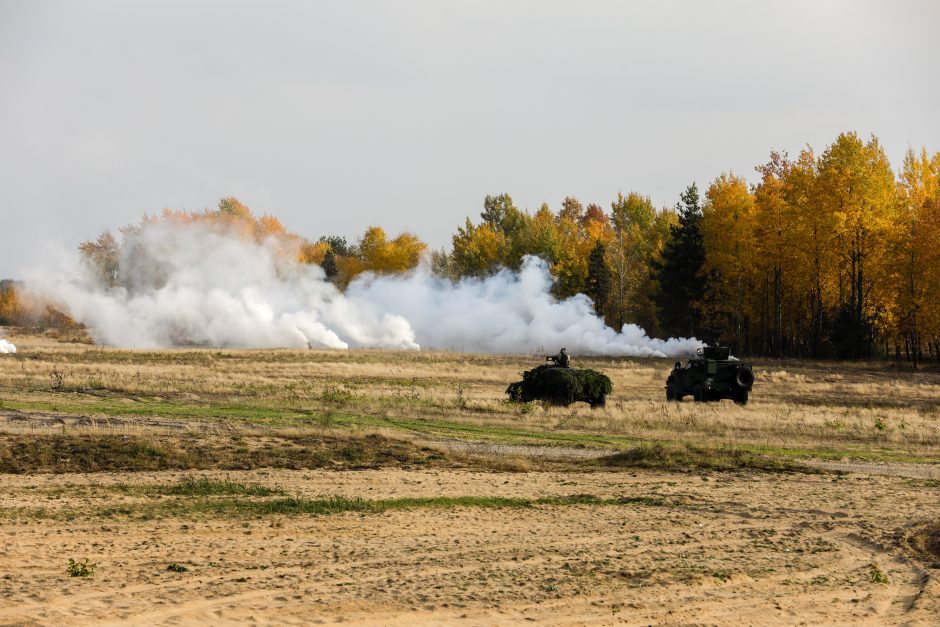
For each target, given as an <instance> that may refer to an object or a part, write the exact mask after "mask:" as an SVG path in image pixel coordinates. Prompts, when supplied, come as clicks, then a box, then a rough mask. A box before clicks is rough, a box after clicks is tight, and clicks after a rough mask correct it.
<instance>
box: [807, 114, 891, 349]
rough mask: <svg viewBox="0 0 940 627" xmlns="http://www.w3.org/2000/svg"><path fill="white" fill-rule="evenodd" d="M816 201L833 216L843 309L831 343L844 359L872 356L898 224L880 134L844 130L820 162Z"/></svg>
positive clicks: (881, 323)
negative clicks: (866, 137)
mask: <svg viewBox="0 0 940 627" xmlns="http://www.w3.org/2000/svg"><path fill="white" fill-rule="evenodd" d="M816 194H817V198H816V202H818V203H819V205H820V206H821V207H822V210H823V211H824V212H825V213H828V214H830V215H831V216H832V219H833V223H834V229H833V237H832V244H833V247H834V251H835V253H836V255H837V258H838V261H839V263H838V264H837V279H838V291H839V310H838V312H837V317H836V320H835V323H834V328H833V332H832V341H833V344H834V347H835V349H836V352H837V353H838V354H839V355H840V356H843V357H865V356H869V355H871V350H872V343H873V340H874V334H875V333H876V332H877V331H879V330H884V326H885V322H886V314H887V312H888V300H889V298H888V294H889V288H890V286H889V281H890V274H889V272H888V271H887V270H888V264H886V259H885V255H886V253H887V243H888V242H889V241H890V240H891V236H892V229H893V226H894V225H895V224H896V223H897V221H896V218H897V195H896V190H895V179H894V175H893V173H892V172H891V166H890V165H889V163H888V159H887V157H886V156H885V154H884V151H883V150H882V148H881V145H880V144H879V142H878V139H877V138H876V137H874V136H873V137H872V138H871V139H870V140H869V141H868V142H867V143H865V142H863V141H862V140H861V139H860V138H859V137H858V135H856V134H855V133H843V134H841V135H839V137H838V138H836V141H835V142H834V143H833V144H832V145H831V146H829V148H827V149H826V151H825V152H824V153H823V154H822V156H821V157H820V160H819V171H818V180H817V186H816Z"/></svg>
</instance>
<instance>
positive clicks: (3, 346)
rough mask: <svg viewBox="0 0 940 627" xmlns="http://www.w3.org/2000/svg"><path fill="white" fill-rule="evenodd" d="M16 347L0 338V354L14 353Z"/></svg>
mask: <svg viewBox="0 0 940 627" xmlns="http://www.w3.org/2000/svg"><path fill="white" fill-rule="evenodd" d="M15 352H16V347H15V346H13V344H11V343H10V342H8V341H6V340H5V339H3V338H2V337H0V353H15Z"/></svg>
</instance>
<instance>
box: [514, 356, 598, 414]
mask: <svg viewBox="0 0 940 627" xmlns="http://www.w3.org/2000/svg"><path fill="white" fill-rule="evenodd" d="M613 388H614V386H613V384H612V383H611V382H610V379H609V378H608V377H607V375H604V374H601V373H600V372H597V371H595V370H586V369H582V368H568V367H565V366H558V365H549V364H545V365H542V366H538V367H537V368H533V369H532V370H526V371H525V372H524V373H523V374H522V381H516V382H515V383H511V384H510V385H509V387H508V388H506V394H508V395H509V400H511V401H516V402H520V403H528V402H529V401H547V402H549V403H551V404H552V405H561V406H564V407H567V406H568V405H570V404H571V403H576V402H579V401H581V402H585V403H588V404H589V405H590V406H591V407H592V408H594V407H603V406H604V405H605V404H606V402H607V395H608V394H610V392H611V391H612V390H613Z"/></svg>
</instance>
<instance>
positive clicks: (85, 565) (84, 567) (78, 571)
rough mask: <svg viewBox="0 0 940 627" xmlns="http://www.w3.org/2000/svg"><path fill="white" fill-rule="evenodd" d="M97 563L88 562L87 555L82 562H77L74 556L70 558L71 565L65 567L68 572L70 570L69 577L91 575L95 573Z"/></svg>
mask: <svg viewBox="0 0 940 627" xmlns="http://www.w3.org/2000/svg"><path fill="white" fill-rule="evenodd" d="M96 566H97V564H96V563H94V562H92V563H89V562H88V558H87V557H86V558H85V559H84V560H83V561H81V562H76V561H75V560H73V559H72V558H69V565H68V566H66V567H65V570H66V572H68V574H69V577H91V576H92V575H94V574H95V567H96Z"/></svg>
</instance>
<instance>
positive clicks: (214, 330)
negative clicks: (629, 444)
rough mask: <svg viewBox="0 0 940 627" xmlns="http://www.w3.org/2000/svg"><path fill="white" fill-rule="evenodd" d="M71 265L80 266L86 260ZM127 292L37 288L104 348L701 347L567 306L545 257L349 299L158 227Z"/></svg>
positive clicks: (409, 278) (146, 236)
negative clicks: (484, 274) (478, 275)
mask: <svg viewBox="0 0 940 627" xmlns="http://www.w3.org/2000/svg"><path fill="white" fill-rule="evenodd" d="M70 267H72V268H79V264H78V262H77V261H76V262H75V263H74V264H73V265H71V266H70ZM118 276H119V277H120V285H119V286H117V287H105V286H102V285H101V284H100V282H98V281H96V280H94V279H92V278H91V277H89V276H87V273H83V272H81V271H79V270H73V271H71V272H70V275H66V276H61V275H60V276H55V275H53V274H50V273H43V274H41V275H40V276H38V277H34V278H33V279H31V281H30V283H31V286H32V288H33V289H35V290H37V291H40V292H42V293H45V294H46V295H47V296H49V297H51V298H55V299H56V300H57V301H59V302H62V303H63V304H64V306H65V307H66V308H67V310H68V312H69V314H70V315H71V316H72V317H73V318H74V319H75V320H77V321H79V322H82V323H84V324H86V325H87V326H88V327H89V329H90V330H91V332H92V334H93V335H94V337H95V339H96V340H97V341H99V342H101V343H104V344H110V345H115V346H123V347H153V348H157V347H172V346H186V345H207V346H229V347H255V348H262V347H297V348H304V347H307V346H313V347H325V348H349V347H376V348H392V349H418V348H420V347H422V346H424V347H430V348H436V349H454V350H462V351H474V352H488V353H531V352H541V351H552V352H554V351H557V350H558V349H559V348H561V347H562V346H565V347H567V348H568V350H569V352H573V353H575V354H584V355H587V354H591V355H617V356H658V357H665V356H678V355H687V354H691V353H693V352H694V351H695V349H696V348H698V347H699V346H701V343H700V342H698V341H697V340H695V339H678V340H677V339H670V340H659V339H654V338H650V337H649V336H648V335H647V334H646V332H645V331H643V329H641V328H639V327H637V326H636V325H625V326H624V327H623V329H622V330H621V331H620V332H617V331H615V330H613V329H611V328H610V327H607V326H606V325H605V324H604V321H603V320H602V319H600V318H599V317H597V316H596V315H595V314H594V311H593V308H592V306H591V302H590V300H589V299H588V298H587V297H585V296H581V295H579V296H575V297H574V298H569V299H567V300H563V301H558V300H556V299H555V298H554V297H552V295H551V294H550V292H549V290H550V288H551V285H552V278H551V275H550V274H549V271H548V267H547V266H546V264H545V262H544V261H542V260H540V259H537V258H535V257H527V258H526V259H525V261H524V263H523V266H522V269H521V270H520V271H519V272H518V273H514V272H511V271H508V270H504V271H502V272H499V273H497V274H495V275H493V276H491V277H488V278H485V279H465V280H463V281H460V282H457V283H454V282H452V281H449V280H445V279H440V278H437V277H435V276H433V275H432V274H431V271H430V269H429V268H428V267H427V266H421V267H419V268H418V269H416V270H415V271H413V272H411V273H408V274H406V275H401V276H375V275H371V274H368V275H361V276H359V277H357V278H356V279H355V280H353V282H352V283H351V284H350V285H349V287H348V288H347V290H346V292H345V293H343V292H340V291H339V290H337V289H336V288H335V287H334V286H333V284H332V283H330V282H329V281H327V280H326V278H325V276H324V274H323V271H322V270H321V269H320V267H319V266H315V265H304V264H299V263H297V262H295V261H293V258H292V257H291V256H290V255H284V254H283V249H281V248H279V246H278V243H277V242H274V241H273V240H272V241H268V242H265V243H263V244H257V243H255V242H253V241H247V240H245V239H243V238H240V237H237V236H235V235H232V234H229V233H226V232H224V231H221V230H219V229H218V228H214V227H209V226H206V225H200V224H191V225H184V226H180V225H165V224H156V225H152V226H148V227H146V228H144V229H142V230H141V231H140V232H139V233H137V234H136V235H134V236H133V239H132V240H131V241H125V244H124V246H123V247H122V257H121V258H120V260H119V264H118Z"/></svg>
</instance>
